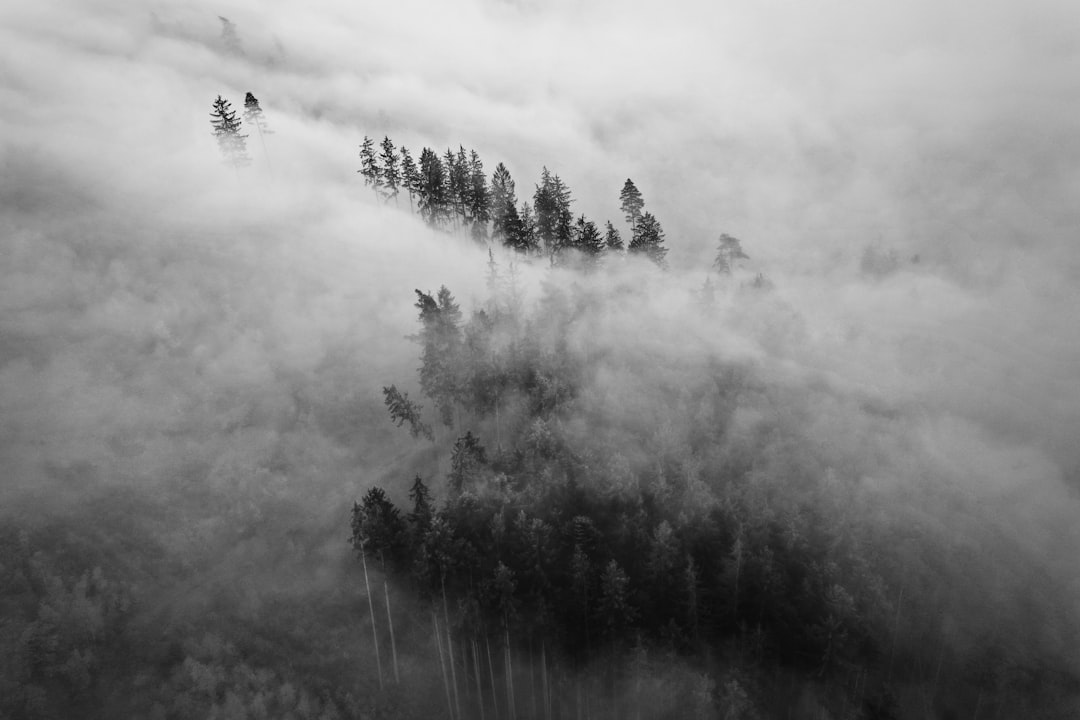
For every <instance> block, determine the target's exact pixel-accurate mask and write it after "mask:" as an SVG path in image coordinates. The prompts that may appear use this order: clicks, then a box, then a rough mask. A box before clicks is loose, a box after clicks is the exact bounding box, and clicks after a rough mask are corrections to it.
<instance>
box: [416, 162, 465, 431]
mask: <svg viewBox="0 0 1080 720" xmlns="http://www.w3.org/2000/svg"><path fill="white" fill-rule="evenodd" d="M436 159H438V158H436ZM416 296H417V302H416V308H417V309H418V310H419V311H420V324H421V325H422V329H421V331H420V335H419V337H418V340H419V341H420V343H421V344H422V345H423V351H422V353H421V362H422V365H421V366H420V386H421V387H422V388H423V390H424V394H426V395H427V396H428V397H430V398H431V399H432V400H434V401H435V407H436V409H437V410H438V411H439V417H440V419H441V420H442V422H443V424H444V425H446V426H448V427H449V426H451V425H453V409H454V402H455V400H456V399H457V397H458V384H459V383H458V372H457V361H458V353H459V349H460V347H461V309H460V308H459V307H458V304H457V302H455V300H454V296H453V295H452V294H450V291H449V290H448V289H447V288H446V286H445V285H444V286H442V287H441V288H439V292H438V299H437V300H436V298H434V297H432V296H431V295H430V294H428V293H423V292H420V291H419V290H417V291H416Z"/></svg>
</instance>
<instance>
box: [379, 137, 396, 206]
mask: <svg viewBox="0 0 1080 720" xmlns="http://www.w3.org/2000/svg"><path fill="white" fill-rule="evenodd" d="M379 159H381V160H382V167H381V168H379V175H380V176H381V177H382V184H383V187H384V188H386V190H385V191H384V193H383V194H384V195H385V196H386V199H387V200H393V201H394V204H395V205H396V204H397V198H398V192H399V188H400V187H401V172H400V171H399V170H398V164H397V155H396V154H395V153H394V143H393V142H392V141H391V140H390V137H389V136H388V135H387V136H384V137H383V141H382V153H380V155H379Z"/></svg>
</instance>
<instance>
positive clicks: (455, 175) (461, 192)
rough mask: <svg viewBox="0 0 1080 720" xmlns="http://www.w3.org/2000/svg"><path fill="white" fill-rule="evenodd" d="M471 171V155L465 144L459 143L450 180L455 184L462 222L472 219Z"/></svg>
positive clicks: (454, 193)
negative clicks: (470, 196)
mask: <svg viewBox="0 0 1080 720" xmlns="http://www.w3.org/2000/svg"><path fill="white" fill-rule="evenodd" d="M470 171H471V169H470V165H469V155H468V153H466V152H465V146H464V145H458V152H457V156H456V157H455V158H454V166H453V170H452V171H451V172H450V182H451V184H452V185H453V186H454V192H453V195H454V199H455V201H456V203H457V213H458V215H460V216H461V222H462V223H467V222H469V220H470V219H471V217H470V213H469V207H470V203H469V195H470V194H471V192H472V183H471V182H470V180H469V175H470Z"/></svg>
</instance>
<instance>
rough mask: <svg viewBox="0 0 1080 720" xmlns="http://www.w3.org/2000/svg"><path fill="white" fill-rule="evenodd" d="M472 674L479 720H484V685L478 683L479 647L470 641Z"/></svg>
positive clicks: (474, 641)
mask: <svg viewBox="0 0 1080 720" xmlns="http://www.w3.org/2000/svg"><path fill="white" fill-rule="evenodd" d="M472 659H473V674H474V675H475V676H476V700H477V704H478V705H479V707H480V720H484V685H483V683H481V682H480V646H479V645H477V643H476V640H475V639H473V641H472Z"/></svg>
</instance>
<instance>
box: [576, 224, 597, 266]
mask: <svg viewBox="0 0 1080 720" xmlns="http://www.w3.org/2000/svg"><path fill="white" fill-rule="evenodd" d="M574 247H575V249H577V250H578V251H579V252H581V254H582V260H583V263H584V266H585V269H586V270H591V269H594V268H595V267H596V265H597V264H598V263H599V261H600V254H601V253H602V252H603V251H604V239H603V238H602V237H601V236H600V231H599V230H598V229H597V227H596V223H594V222H593V221H592V220H588V219H586V218H585V216H584V215H582V216H581V217H579V218H578V219H577V223H576V224H575V226H574Z"/></svg>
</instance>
